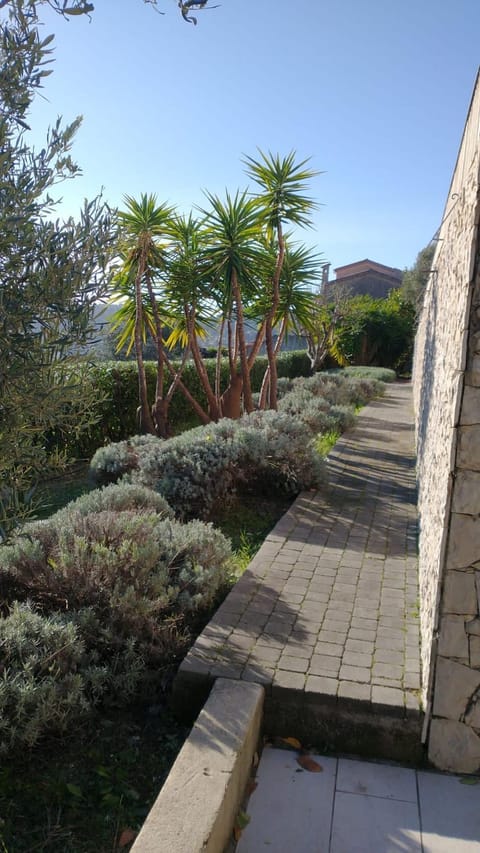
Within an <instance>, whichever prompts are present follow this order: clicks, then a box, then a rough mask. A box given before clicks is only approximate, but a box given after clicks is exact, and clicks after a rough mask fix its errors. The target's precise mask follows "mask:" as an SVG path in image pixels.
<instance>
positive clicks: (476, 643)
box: [469, 637, 480, 669]
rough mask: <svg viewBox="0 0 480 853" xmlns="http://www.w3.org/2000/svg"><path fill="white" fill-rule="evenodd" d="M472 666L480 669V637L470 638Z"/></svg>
mask: <svg viewBox="0 0 480 853" xmlns="http://www.w3.org/2000/svg"><path fill="white" fill-rule="evenodd" d="M469 646H470V666H473V667H475V668H476V669H480V637H470V638H469Z"/></svg>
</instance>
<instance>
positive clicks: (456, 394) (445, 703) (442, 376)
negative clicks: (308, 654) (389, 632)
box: [414, 79, 480, 772]
mask: <svg viewBox="0 0 480 853" xmlns="http://www.w3.org/2000/svg"><path fill="white" fill-rule="evenodd" d="M479 179H480V83H479V79H477V84H476V87H475V90H474V95H473V99H472V103H471V107H470V111H469V115H468V119H467V124H466V127H465V131H464V136H463V140H462V145H461V148H460V153H459V156H458V160H457V164H456V168H455V172H454V176H453V180H452V184H451V187H450V191H449V195H448V200H447V205H446V208H445V213H444V217H443V222H442V225H441V228H440V232H439V239H438V244H437V250H436V253H435V257H434V259H433V263H432V274H431V276H430V281H429V284H428V287H427V292H426V296H425V303H424V308H423V312H422V316H421V320H420V324H419V329H418V334H417V341H416V352H415V364H414V402H415V410H416V430H417V454H418V486H419V514H420V538H419V552H420V553H419V557H420V563H419V564H420V613H421V631H422V667H423V695H424V700H425V702H426V711H427V714H426V718H427V721H429V723H430V726H429V739H428V753H429V757H430V760H431V761H432V762H433V763H434V764H436V765H437V766H438V767H441V768H443V769H448V770H452V771H456V772H475V771H477V770H478V769H479V768H480V275H479V263H478V252H479V240H478V237H479V198H480V196H479V186H480V181H479ZM477 699H478V704H477Z"/></svg>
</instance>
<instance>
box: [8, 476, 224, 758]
mask: <svg viewBox="0 0 480 853" xmlns="http://www.w3.org/2000/svg"><path fill="white" fill-rule="evenodd" d="M230 559H231V549H230V545H229V543H228V541H227V540H226V539H225V537H224V536H223V535H222V534H221V533H220V532H218V531H216V530H214V529H213V527H212V526H211V525H209V524H204V523H203V522H201V521H193V522H191V523H190V524H181V523H180V522H178V521H175V520H174V519H172V518H171V510H170V509H169V507H168V506H167V505H166V503H165V501H164V499H163V498H162V497H161V496H160V495H157V494H154V493H151V492H149V491H148V490H147V489H145V488H144V487H141V486H137V485H128V484H120V485H114V486H108V487H106V488H105V489H102V490H100V491H98V492H92V493H90V494H88V495H85V496H84V497H82V498H80V499H78V501H75V502H73V503H72V504H71V505H69V506H67V507H65V509H63V510H60V512H58V513H57V514H56V515H54V516H52V517H51V518H50V519H48V520H47V521H41V522H35V523H32V524H29V525H27V526H26V527H25V528H24V530H23V532H22V534H21V535H20V534H18V535H17V537H16V538H15V539H14V540H13V542H12V544H11V545H8V546H6V545H5V546H3V547H2V548H1V549H0V592H1V595H2V601H3V603H4V608H5V609H7V608H9V612H7V615H6V616H4V618H2V619H0V672H1V673H2V676H3V680H2V681H0V721H1V722H0V749H3V750H5V749H8V748H11V747H12V746H15V745H18V744H20V743H28V744H33V743H34V742H35V741H36V740H37V739H38V738H39V737H40V736H41V735H42V734H44V733H46V732H50V731H52V732H53V731H57V732H58V731H63V730H65V729H66V728H68V727H69V726H70V725H71V724H72V723H73V721H74V720H75V719H76V717H78V716H79V715H82V714H84V713H88V711H89V710H90V709H91V708H92V707H94V706H95V705H98V704H99V703H100V702H115V703H117V704H123V703H126V702H128V701H130V699H131V698H132V696H133V695H135V694H137V693H138V691H139V690H141V689H142V685H143V684H144V682H145V680H146V679H147V680H148V682H149V683H150V679H151V677H152V673H153V674H154V675H155V674H156V678H157V679H158V678H159V675H160V676H161V674H162V673H163V672H164V671H165V668H168V667H170V666H171V665H172V663H173V662H174V661H175V660H177V659H178V657H179V656H180V654H181V653H182V651H184V648H185V643H186V632H187V631H188V629H189V626H190V625H191V624H192V623H193V621H194V620H195V619H196V614H197V613H198V612H199V611H200V610H206V609H208V608H211V607H212V605H213V603H214V601H215V599H216V597H217V596H218V594H219V592H220V590H221V589H222V588H223V586H224V584H225V583H226V581H227V579H228V578H229V574H230ZM4 612H5V611H4Z"/></svg>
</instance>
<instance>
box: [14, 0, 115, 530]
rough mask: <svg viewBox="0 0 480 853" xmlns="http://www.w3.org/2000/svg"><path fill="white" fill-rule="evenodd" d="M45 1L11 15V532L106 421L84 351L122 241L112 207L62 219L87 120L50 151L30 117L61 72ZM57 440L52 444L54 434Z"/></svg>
mask: <svg viewBox="0 0 480 853" xmlns="http://www.w3.org/2000/svg"><path fill="white" fill-rule="evenodd" d="M37 23H38V22H37V18H36V4H35V3H22V2H20V0H16V2H11V3H9V5H8V15H7V16H5V15H4V17H3V19H2V21H1V22H0V53H1V56H2V69H1V72H0V99H1V103H2V109H1V111H0V112H1V117H0V149H1V151H2V156H1V162H0V275H1V281H2V287H1V294H0V302H1V304H0V309H1V310H0V364H1V365H2V369H1V375H0V398H1V405H0V480H1V482H2V490H1V492H0V539H1V538H5V537H6V536H7V535H8V533H9V531H10V529H11V528H12V527H13V526H14V525H15V524H16V523H17V522H18V521H19V520H20V519H21V518H22V516H24V515H25V514H27V513H28V501H29V498H30V496H31V489H32V485H33V484H34V483H35V480H36V479H37V478H38V476H39V475H40V474H44V473H45V470H46V469H47V468H48V467H49V466H56V465H57V466H58V464H60V462H61V460H62V454H61V452H59V448H60V449H61V444H62V440H63V438H64V436H65V435H66V434H67V433H68V434H69V435H71V436H72V437H75V438H78V436H79V435H80V434H81V432H82V430H83V429H84V428H85V425H88V424H91V423H92V422H93V421H94V419H95V415H94V403H95V402H97V403H98V400H97V401H95V400H94V399H93V395H92V394H89V393H88V392H87V390H86V388H85V385H84V382H83V372H82V368H80V367H77V366H76V362H77V360H78V354H79V353H80V351H81V349H82V347H83V345H84V344H85V343H86V342H87V341H88V339H89V336H90V333H91V328H92V324H91V319H92V311H93V304H94V301H95V299H96V298H97V297H98V296H99V295H100V294H101V292H102V290H103V288H104V287H105V270H106V267H107V264H108V260H109V252H110V246H111V223H110V218H109V215H108V212H107V211H106V209H105V208H104V207H103V206H102V204H101V202H100V201H99V200H98V199H96V200H95V201H93V202H90V203H87V202H86V203H85V206H84V209H83V211H82V212H81V214H80V218H79V219H78V221H75V220H74V219H72V218H70V219H68V220H67V221H66V222H63V223H60V222H58V221H54V218H53V215H54V212H55V203H54V202H53V200H52V198H51V195H50V192H51V189H52V187H54V186H55V185H56V184H57V183H58V182H59V181H62V180H64V179H66V178H70V177H73V176H75V174H76V173H77V172H78V168H77V166H76V165H75V164H74V163H73V161H72V159H71V157H70V149H71V146H72V142H73V138H74V135H75V132H76V130H77V128H78V126H79V124H80V120H79V119H76V120H75V121H74V122H72V123H71V124H70V125H68V126H66V127H63V126H62V124H61V121H60V119H59V120H58V121H57V122H56V124H55V126H54V127H53V128H51V129H50V130H49V132H48V134H47V138H46V140H45V144H44V147H43V148H42V149H41V150H40V151H34V150H33V149H31V148H29V146H28V143H27V141H26V136H25V130H26V129H27V128H28V126H27V123H26V119H27V117H28V112H29V110H30V107H31V104H32V101H33V99H34V97H35V95H36V94H37V93H38V91H39V89H40V88H41V86H42V84H43V81H44V78H45V77H46V76H47V75H48V74H49V73H50V69H49V68H48V65H49V63H50V62H51V59H50V57H51V47H50V45H51V42H52V37H51V36H46V37H44V38H43V37H41V36H40V30H39V28H38V26H37ZM46 434H48V435H49V436H50V441H49V442H48V441H47V442H45V440H44V439H45V436H46Z"/></svg>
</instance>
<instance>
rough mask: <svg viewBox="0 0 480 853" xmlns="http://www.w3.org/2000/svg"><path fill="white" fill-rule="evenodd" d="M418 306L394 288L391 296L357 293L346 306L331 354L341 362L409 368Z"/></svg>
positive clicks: (342, 363) (344, 363)
mask: <svg viewBox="0 0 480 853" xmlns="http://www.w3.org/2000/svg"><path fill="white" fill-rule="evenodd" d="M414 336H415V308H414V307H413V305H412V304H411V303H410V302H409V301H408V300H406V299H404V298H403V296H402V293H401V291H400V290H392V291H391V292H390V293H389V295H388V297H387V299H374V298H373V297H372V296H368V295H365V296H353V297H351V298H350V299H348V300H347V302H346V304H345V306H344V307H343V310H342V319H341V322H340V323H339V324H338V326H337V327H336V329H335V332H334V340H333V345H332V348H331V354H332V355H333V356H334V358H335V359H336V360H337V363H338V364H340V365H347V364H354V365H355V364H359V365H370V364H371V365H381V366H383V367H390V368H393V369H395V370H399V371H405V370H408V369H409V368H410V367H411V360H412V353H413V340H414Z"/></svg>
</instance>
